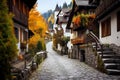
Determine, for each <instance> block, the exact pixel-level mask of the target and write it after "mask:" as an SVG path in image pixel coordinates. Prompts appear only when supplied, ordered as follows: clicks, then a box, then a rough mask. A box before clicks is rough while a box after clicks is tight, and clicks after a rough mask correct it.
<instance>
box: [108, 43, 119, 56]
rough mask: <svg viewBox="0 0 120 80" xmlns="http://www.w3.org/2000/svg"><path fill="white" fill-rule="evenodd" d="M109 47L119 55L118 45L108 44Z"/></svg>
mask: <svg viewBox="0 0 120 80" xmlns="http://www.w3.org/2000/svg"><path fill="white" fill-rule="evenodd" d="M109 47H110V48H112V49H113V51H114V52H115V53H116V54H117V55H120V46H117V45H116V44H109Z"/></svg>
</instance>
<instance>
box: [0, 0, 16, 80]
mask: <svg viewBox="0 0 120 80" xmlns="http://www.w3.org/2000/svg"><path fill="white" fill-rule="evenodd" d="M16 44H17V43H16V38H15V35H14V29H13V22H12V16H11V15H10V14H8V8H7V1H6V0H1V1H0V79H2V80H11V79H10V78H11V76H10V61H11V60H12V59H14V57H15V56H16V54H17V46H16Z"/></svg>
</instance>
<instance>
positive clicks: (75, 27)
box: [72, 24, 86, 31]
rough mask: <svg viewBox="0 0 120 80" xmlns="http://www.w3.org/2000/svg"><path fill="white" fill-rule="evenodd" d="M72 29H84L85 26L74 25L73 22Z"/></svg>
mask: <svg viewBox="0 0 120 80" xmlns="http://www.w3.org/2000/svg"><path fill="white" fill-rule="evenodd" d="M72 29H73V30H74V31H79V30H84V29H86V27H85V26H77V25H74V24H73V27H72Z"/></svg>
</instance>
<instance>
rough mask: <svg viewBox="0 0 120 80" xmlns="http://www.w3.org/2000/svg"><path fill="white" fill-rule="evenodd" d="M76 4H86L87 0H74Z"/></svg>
mask: <svg viewBox="0 0 120 80" xmlns="http://www.w3.org/2000/svg"><path fill="white" fill-rule="evenodd" d="M75 3H76V5H77V6H86V5H88V4H89V1H88V0H75Z"/></svg>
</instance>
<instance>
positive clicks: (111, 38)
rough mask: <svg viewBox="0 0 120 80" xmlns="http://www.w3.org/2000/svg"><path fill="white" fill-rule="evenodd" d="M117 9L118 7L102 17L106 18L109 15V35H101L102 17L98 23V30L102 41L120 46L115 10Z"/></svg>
mask: <svg viewBox="0 0 120 80" xmlns="http://www.w3.org/2000/svg"><path fill="white" fill-rule="evenodd" d="M118 10H120V8H119V9H117V10H116V11H114V12H112V13H111V14H109V15H108V16H106V17H105V18H104V19H106V18H107V17H111V35H110V36H107V37H103V38H102V37H101V22H102V21H103V20H104V19H102V20H101V21H100V24H99V26H100V29H99V30H100V40H101V42H102V43H108V44H111V43H114V44H116V45H118V46H120V31H119V32H117V15H116V12H117V11H118Z"/></svg>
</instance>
